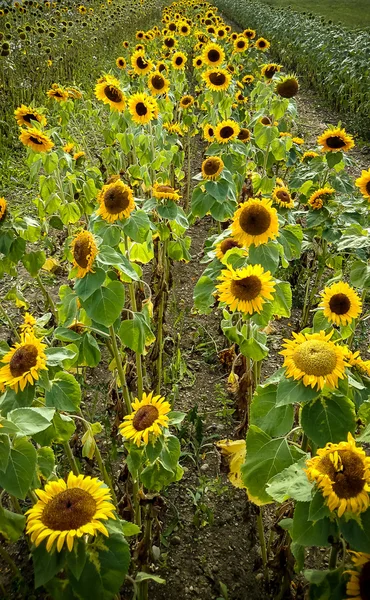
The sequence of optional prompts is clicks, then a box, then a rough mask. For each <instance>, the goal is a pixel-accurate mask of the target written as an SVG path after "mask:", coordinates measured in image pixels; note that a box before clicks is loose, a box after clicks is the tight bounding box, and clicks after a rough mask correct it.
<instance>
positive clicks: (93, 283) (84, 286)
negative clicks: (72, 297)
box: [74, 268, 105, 302]
mask: <svg viewBox="0 0 370 600" xmlns="http://www.w3.org/2000/svg"><path fill="white" fill-rule="evenodd" d="M104 281H105V271H104V269H99V268H98V269H95V272H94V273H87V274H86V275H85V277H81V278H80V279H77V280H76V283H75V286H74V290H75V292H76V294H77V296H78V297H79V298H80V299H81V300H82V302H84V301H85V300H87V299H88V298H90V296H91V295H92V294H93V293H94V292H95V291H96V290H98V289H99V288H100V287H101V286H102V285H103V283H104Z"/></svg>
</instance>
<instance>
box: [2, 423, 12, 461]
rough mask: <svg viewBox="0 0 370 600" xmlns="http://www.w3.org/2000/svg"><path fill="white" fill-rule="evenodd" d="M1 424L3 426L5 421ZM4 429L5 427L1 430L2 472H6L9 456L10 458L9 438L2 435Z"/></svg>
mask: <svg viewBox="0 0 370 600" xmlns="http://www.w3.org/2000/svg"><path fill="white" fill-rule="evenodd" d="M1 424H2V425H3V424H4V421H2V423H1ZM3 429H4V427H2V428H1V430H0V431H1V435H0V471H5V470H6V468H7V466H8V461H9V456H10V441H9V437H8V436H7V435H3V434H2V430H3Z"/></svg>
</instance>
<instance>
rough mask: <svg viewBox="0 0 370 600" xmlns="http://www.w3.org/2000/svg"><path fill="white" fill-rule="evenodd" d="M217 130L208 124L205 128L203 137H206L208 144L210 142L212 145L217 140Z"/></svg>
mask: <svg viewBox="0 0 370 600" xmlns="http://www.w3.org/2000/svg"><path fill="white" fill-rule="evenodd" d="M215 129H216V128H215V127H214V126H213V125H210V124H209V123H207V124H206V125H204V127H203V136H204V139H205V140H207V142H209V143H210V144H211V143H212V142H213V141H214V139H215Z"/></svg>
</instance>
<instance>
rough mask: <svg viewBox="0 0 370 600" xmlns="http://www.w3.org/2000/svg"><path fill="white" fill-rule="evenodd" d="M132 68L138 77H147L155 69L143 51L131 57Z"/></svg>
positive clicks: (138, 51)
mask: <svg viewBox="0 0 370 600" xmlns="http://www.w3.org/2000/svg"><path fill="white" fill-rule="evenodd" d="M131 66H132V68H133V69H134V72H135V73H136V75H146V74H147V73H149V71H151V70H152V68H153V63H152V62H151V61H150V60H147V59H146V58H145V53H144V51H143V50H137V51H136V52H134V54H133V55H132V56H131Z"/></svg>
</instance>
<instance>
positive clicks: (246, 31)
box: [243, 29, 256, 40]
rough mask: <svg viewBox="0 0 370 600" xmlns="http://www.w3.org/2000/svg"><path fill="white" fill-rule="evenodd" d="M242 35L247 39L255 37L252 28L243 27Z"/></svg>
mask: <svg viewBox="0 0 370 600" xmlns="http://www.w3.org/2000/svg"><path fill="white" fill-rule="evenodd" d="M243 35H245V37H246V38H248V39H249V40H253V39H254V38H255V37H256V32H255V30H254V29H244V31H243Z"/></svg>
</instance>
